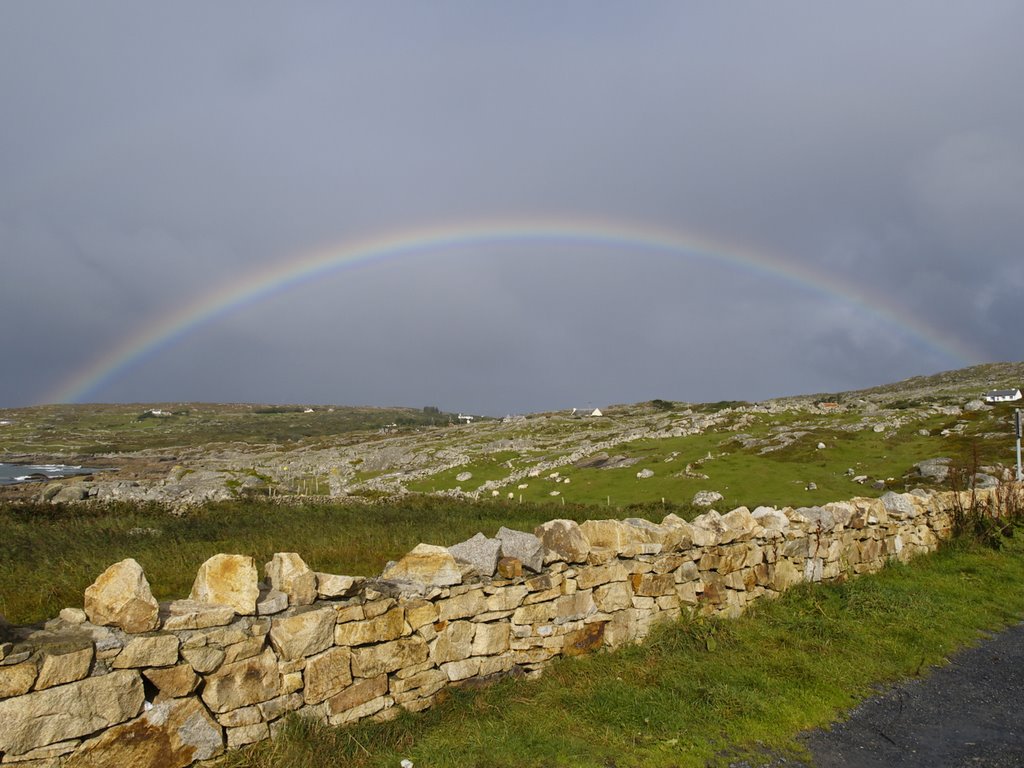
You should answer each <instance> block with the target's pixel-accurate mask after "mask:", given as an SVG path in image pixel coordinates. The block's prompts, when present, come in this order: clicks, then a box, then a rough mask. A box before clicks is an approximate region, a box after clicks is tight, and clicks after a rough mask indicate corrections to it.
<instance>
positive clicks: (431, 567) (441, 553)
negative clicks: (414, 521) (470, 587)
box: [381, 544, 462, 587]
mask: <svg viewBox="0 0 1024 768" xmlns="http://www.w3.org/2000/svg"><path fill="white" fill-rule="evenodd" d="M381 577H382V578H384V579H388V580H393V581H404V582H411V583H413V584H421V585H424V586H429V587H447V586H451V585H453V584H461V583H462V571H461V570H460V569H459V566H458V563H456V562H455V558H454V557H452V556H451V554H450V553H449V552H448V550H447V549H445V548H444V547H437V546H434V545H433V544H417V545H416V546H415V547H414V548H413V550H412V551H411V552H409V554H407V555H406V556H405V557H403V558H402V559H401V560H399V561H398V562H397V563H394V564H392V565H391V566H389V567H388V568H385V569H384V573H383V574H381Z"/></svg>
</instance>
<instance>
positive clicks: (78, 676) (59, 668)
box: [0, 643, 93, 691]
mask: <svg viewBox="0 0 1024 768" xmlns="http://www.w3.org/2000/svg"><path fill="white" fill-rule="evenodd" d="M92 660H93V645H92V643H90V644H89V645H87V646H84V647H79V648H61V649H53V650H47V651H46V652H44V653H43V657H42V661H41V663H40V664H39V677H38V678H36V685H35V688H36V690H37V691H41V690H43V689H45V688H52V687H53V686H55V685H64V684H65V683H73V682H75V681H76V680H82V679H83V678H85V677H86V676H87V675H88V674H89V670H90V669H91V668H92ZM2 669H3V667H0V670H2ZM2 674H3V673H2V672H0V676H2Z"/></svg>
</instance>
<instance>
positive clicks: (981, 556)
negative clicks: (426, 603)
mask: <svg viewBox="0 0 1024 768" xmlns="http://www.w3.org/2000/svg"><path fill="white" fill-rule="evenodd" d="M1022 614H1024V547H1022V545H1021V543H1020V542H1019V540H1017V539H1014V540H1010V541H1009V543H1008V544H1007V546H1006V547H1004V548H1003V549H1002V550H1001V551H999V552H997V551H994V550H992V549H991V548H988V547H984V546H978V545H976V544H970V545H954V546H951V547H948V548H947V549H946V550H944V551H943V552H941V553H939V554H937V555H935V556H931V557H925V558H920V559H918V560H916V561H914V562H913V563H911V564H908V565H899V564H894V565H893V566H891V567H889V568H887V569H886V570H885V571H884V572H882V573H880V574H877V575H874V576H866V577H862V578H859V579H856V580H853V581H851V582H848V583H845V584H834V585H827V586H820V585H819V586H812V587H801V588H797V589H794V590H792V591H790V592H789V593H787V595H786V596H784V597H783V598H781V599H779V600H777V601H774V602H771V603H766V604H762V605H759V606H758V607H757V608H755V609H754V610H752V611H750V612H749V613H747V614H746V615H744V616H743V617H741V618H740V619H737V620H733V621H728V620H723V621H711V620H706V619H694V620H689V621H684V622H678V623H675V624H672V625H668V626H662V627H660V628H659V629H658V630H657V631H656V632H655V633H654V634H653V635H652V636H651V637H650V638H649V639H648V640H647V641H646V642H645V644H644V645H641V646H634V647H629V648H625V649H622V650H620V651H617V652H613V653H610V654H598V655H595V656H590V657H583V658H576V659H565V660H561V661H559V662H557V663H555V664H553V665H552V666H551V667H550V668H549V670H548V671H547V672H546V673H545V675H544V677H543V678H542V679H540V680H536V681H525V680H507V681H503V682H501V683H499V684H497V685H495V686H493V687H491V688H488V689H484V690H476V691H474V690H458V691H454V692H453V693H452V694H451V695H450V696H449V698H448V700H447V701H445V702H444V703H443V704H441V705H439V706H437V707H435V708H434V709H433V710H430V711H428V712H425V713H421V714H419V715H414V716H408V715H404V714H403V715H402V716H401V717H399V718H398V719H396V720H394V721H392V722H387V723H365V724H361V725H359V726H356V727H351V728H330V727H327V726H323V725H320V724H317V723H314V722H311V721H308V720H303V719H301V718H298V717H293V718H292V719H291V720H290V721H288V723H287V726H286V727H285V728H284V730H283V731H282V733H281V734H280V735H279V737H278V738H277V739H276V740H274V741H273V742H265V743H262V744H259V745H256V746H255V747H252V748H250V749H248V750H246V751H243V752H241V753H231V754H229V755H227V756H226V757H225V758H223V759H222V764H223V765H224V766H228V767H229V768H271V766H273V768H300V766H301V768H327V767H328V766H330V768H371V767H377V766H380V767H383V766H388V767H389V768H393V767H394V766H397V765H398V764H399V761H400V760H402V759H404V758H408V759H411V760H412V761H413V762H414V764H415V765H417V766H430V768H443V767H446V766H452V767H454V766H460V767H462V766H488V768H502V767H503V766H509V767H510V768H511V767H512V766H515V768H530V767H531V766H537V767H540V766H588V767H589V766H594V767H595V768H596V767H597V766H602V767H604V766H616V768H627V767H629V766H637V767H639V766H706V765H726V764H729V763H730V762H734V761H737V760H740V759H743V758H744V757H749V756H752V755H757V754H762V755H763V752H764V750H769V751H771V752H774V753H776V754H778V755H783V756H794V755H800V754H801V753H802V747H801V746H800V744H799V743H798V742H797V741H796V739H795V737H796V735H797V734H798V733H799V732H800V731H802V730H805V729H808V728H813V727H818V726H824V725H826V724H828V723H829V722H831V721H833V720H834V719H836V718H838V717H841V716H842V714H843V712H844V711H846V710H848V709H849V708H850V707H851V706H853V705H854V704H855V703H856V702H857V701H858V700H859V699H860V698H862V697H864V696H866V695H868V694H870V693H871V692H872V691H874V690H875V686H877V685H878V684H882V683H885V682H888V681H892V680H895V679H897V678H900V677H904V676H909V675H916V674H920V673H923V674H927V669H928V667H929V666H931V665H934V664H938V663H941V661H942V659H943V658H944V657H945V656H946V655H947V654H949V653H950V652H951V651H953V650H954V649H956V648H958V647H961V646H963V645H965V644H968V643H971V642H974V641H976V640H977V639H978V637H979V633H980V632H982V631H984V630H991V629H995V628H998V627H1001V626H1004V625H1006V624H1007V623H1009V622H1013V621H1016V620H1018V619H1019V618H1020V617H1021V615H1022ZM709 638H713V642H709Z"/></svg>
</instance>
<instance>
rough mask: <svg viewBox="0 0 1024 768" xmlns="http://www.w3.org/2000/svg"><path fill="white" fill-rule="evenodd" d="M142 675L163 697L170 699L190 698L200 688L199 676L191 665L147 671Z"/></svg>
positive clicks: (178, 665)
mask: <svg viewBox="0 0 1024 768" xmlns="http://www.w3.org/2000/svg"><path fill="white" fill-rule="evenodd" d="M142 675H143V677H145V678H146V679H147V680H149V682H151V683H152V684H153V685H155V686H156V689H157V690H158V691H160V695H161V696H163V697H165V698H168V699H176V698H179V697H181V696H188V695H189V694H190V693H192V691H194V690H195V689H196V688H197V687H198V686H199V675H197V674H196V673H195V670H194V669H193V668H192V665H191V664H177V665H175V666H173V667H162V668H160V669H147V670H145V671H144V672H143V673H142Z"/></svg>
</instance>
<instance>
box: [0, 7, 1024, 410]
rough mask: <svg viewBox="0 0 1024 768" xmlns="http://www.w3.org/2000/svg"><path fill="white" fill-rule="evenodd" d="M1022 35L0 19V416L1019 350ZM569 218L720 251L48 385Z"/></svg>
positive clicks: (390, 295)
mask: <svg viewBox="0 0 1024 768" xmlns="http://www.w3.org/2000/svg"><path fill="white" fill-rule="evenodd" d="M1021 29H1024V5H1022V4H1020V3H1017V2H997V1H996V0H982V1H981V2H975V3H970V4H948V6H947V5H939V4H935V3H932V2H903V3H895V4H894V3H886V2H865V3H855V4H850V3H839V2H824V3H806V2H800V3H797V2H778V3H771V4H764V3H752V2H751V3H730V4H706V3H689V2H649V3H643V4H639V5H638V4H630V3H610V2H607V3H606V2H586V3H584V2H569V3H556V4H553V3H547V2H517V3H514V4H510V3H479V2H434V3H355V2H351V3H349V2H339V3H289V4H280V3H269V2H218V3H198V2H183V3H173V4H171V3H155V2H91V3H77V2H70V1H68V2H50V1H48V0H41V1H37V2H31V3H13V2H12V3H5V4H4V5H3V7H2V8H0V109H2V114H3V119H2V120H0V254H2V261H0V269H2V273H0V328H2V329H3V335H4V340H5V345H4V366H3V376H2V377H0V407H14V406H21V405H27V404H31V403H36V402H43V401H47V400H48V399H51V398H53V397H55V396H61V394H60V393H65V394H67V393H71V396H73V397H74V398H75V399H79V400H90V401H150V402H157V401H190V400H205V401H258V402H290V403H291V402H295V403H340V404H377V405H391V404H401V405H412V406H422V405H438V406H441V407H442V408H445V409H449V410H462V411H469V412H476V413H488V414H496V415H500V414H504V413H508V412H518V411H533V410H546V409H553V408H562V407H572V406H579V407H583V406H586V405H590V404H593V405H601V406H604V405H606V404H609V403H614V402H632V401H638V400H643V399H650V398H653V397H660V398H666V399H676V400H691V401H699V400H720V399H760V398H765V397H770V396H776V395H783V394H796V393H803V392H833V391H838V390H844V389H851V388H856V387H861V386H869V385H872V384H879V383H884V382H888V381H893V380H896V379H900V378H904V377H907V376H911V375H916V374H923V373H931V372H935V371H939V370H944V369H948V368H954V367H959V366H961V365H966V364H969V363H976V362H984V361H992V360H1009V359H1014V360H1016V359H1021V357H1022V354H1021V342H1020V327H1021V320H1022V315H1024V313H1022V311H1021V309H1020V306H1021V297H1022V296H1024V266H1022V265H1024V261H1022V259H1021V256H1022V254H1024V100H1022V99H1020V98H1019V97H1017V95H1016V94H1017V92H1018V90H1019V87H1020V80H1021V76H1022V75H1024V48H1022V47H1021V46H1020V42H1019V31H1020V30H1021ZM580 220H587V221H591V222H598V223H601V224H603V225H606V226H608V227H610V228H614V227H624V228H628V229H629V230H631V231H639V232H643V231H646V230H650V231H652V232H654V231H657V232H669V233H674V236H675V237H676V238H677V239H678V241H679V242H680V243H687V242H694V241H696V240H700V241H702V242H704V243H711V244H713V245H714V246H715V247H714V248H711V249H710V250H712V251H715V250H717V251H718V257H716V256H715V255H714V254H712V256H711V258H695V257H694V256H693V254H688V253H684V252H679V253H672V252H668V251H665V250H658V249H652V248H650V247H644V246H643V245H642V244H639V243H638V244H635V245H631V244H630V243H628V242H606V243H602V242H599V241H597V240H596V239H590V240H588V239H586V238H581V239H580V241H579V242H567V241H553V240H550V239H544V238H540V237H536V238H530V237H525V236H524V237H519V238H516V239H510V240H509V241H508V242H501V241H500V240H494V239H492V240H488V241H481V242H478V243H472V242H471V243H462V244H456V243H451V244H447V245H446V244H444V243H436V244H434V245H432V246H431V247H429V248H423V249H421V250H418V251H416V252H414V253H410V254H407V255H393V256H386V255H385V256H384V257H381V258H378V259H370V260H367V261H365V262H363V263H360V264H358V265H351V266H349V267H342V268H340V269H338V270H336V271H334V272H331V273H328V274H325V275H321V276H320V277H319V278H318V279H316V280H313V281H308V282H305V283H303V284H301V285H297V286H295V287H293V288H291V289H288V290H281V291H277V292H274V293H272V294H271V295H270V296H269V297H268V298H265V299H262V300H258V301H251V302H248V303H246V304H245V305H244V306H242V307H240V308H239V309H237V311H233V312H229V313H226V314H223V315H221V316H218V317H216V318H215V319H213V320H211V321H209V322H206V323H202V324H200V325H198V326H197V327H195V328H194V329H193V330H191V331H190V332H189V333H186V334H184V335H182V336H180V337H176V338H175V339H173V341H172V343H167V344H163V345H161V346H159V347H155V348H154V349H153V350H151V353H150V354H146V355H140V356H139V357H138V359H136V360H134V361H132V364H130V365H127V366H124V367H121V368H118V369H117V370H111V371H109V375H107V376H105V377H103V378H101V379H99V380H97V381H95V382H93V383H92V384H91V385H90V386H88V387H85V388H84V389H80V390H74V388H73V387H71V384H70V383H73V382H75V381H79V380H83V375H84V372H86V371H89V370H91V369H94V368H95V367H96V364H97V361H102V360H104V359H106V358H108V357H109V356H110V354H111V351H112V350H115V349H117V348H118V347H119V345H123V344H124V343H125V340H126V339H130V338H131V337H132V335H133V334H135V333H137V332H138V331H139V329H142V328H149V327H155V326H158V325H159V324H160V322H161V319H165V318H168V317H171V316H173V314H174V313H175V312H177V311H179V310H180V309H181V308H182V307H185V306H189V305H191V304H193V303H194V302H196V301H197V300H199V299H200V298H201V297H203V296H207V295H216V294H217V293H218V292H220V293H224V292H228V291H230V290H231V287H232V286H234V285H238V284H240V283H244V282H245V280H246V279H247V278H248V277H249V276H251V275H255V274H260V273H262V272H264V271H266V270H270V269H273V268H275V267H278V266H282V265H287V264H289V263H297V262H298V260H299V259H301V258H302V257H303V255H306V254H310V253H313V252H317V251H323V250H325V249H326V250H328V251H329V250H330V249H331V248H338V249H340V248H344V247H345V246H346V244H350V243H355V242H359V241H361V240H363V239H366V238H376V237H387V236H393V237H398V236H401V234H402V233H406V232H415V231H417V230H419V229H422V228H441V229H447V230H450V231H452V232H457V231H459V229H460V228H463V227H467V226H471V225H474V226H479V225H480V224H481V222H489V221H493V222H507V221H516V222H526V223H528V222H531V221H548V222H551V221H554V222H558V221H566V222H575V221H580ZM520 227H521V229H523V228H524V227H525V225H524V224H521V225H520ZM736 257H739V258H736ZM758 264H761V265H762V266H766V269H765V270H760V271H759V270H757V269H754V268H752V265H753V266H756V265H758Z"/></svg>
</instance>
